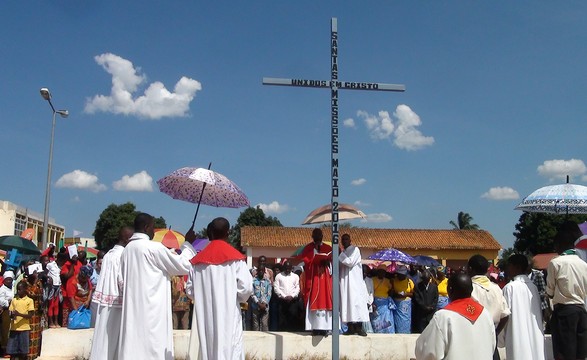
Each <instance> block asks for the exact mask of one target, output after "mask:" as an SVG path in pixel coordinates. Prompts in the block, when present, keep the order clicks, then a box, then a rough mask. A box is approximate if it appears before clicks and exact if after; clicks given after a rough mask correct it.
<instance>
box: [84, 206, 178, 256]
mask: <svg viewBox="0 0 587 360" xmlns="http://www.w3.org/2000/svg"><path fill="white" fill-rule="evenodd" d="M138 213H139V211H137V210H136V206H135V204H133V203H131V202H127V203H125V204H122V205H116V204H110V205H108V207H107V208H106V209H104V210H103V211H102V213H101V214H100V217H99V218H98V221H96V228H95V229H94V233H93V235H94V239H95V240H96V247H97V248H98V249H100V250H104V251H108V250H110V249H111V248H112V247H113V246H114V245H115V244H116V242H117V240H118V231H119V230H120V228H121V227H123V226H131V227H132V226H133V223H134V220H135V217H136V216H137V214H138ZM166 227H167V225H166V223H165V219H164V218H163V217H158V218H155V228H166Z"/></svg>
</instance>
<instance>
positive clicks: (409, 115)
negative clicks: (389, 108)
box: [393, 105, 434, 150]
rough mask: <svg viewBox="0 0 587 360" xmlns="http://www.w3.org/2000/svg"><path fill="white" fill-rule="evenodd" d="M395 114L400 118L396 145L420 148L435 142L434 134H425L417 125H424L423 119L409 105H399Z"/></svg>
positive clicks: (406, 147)
mask: <svg viewBox="0 0 587 360" xmlns="http://www.w3.org/2000/svg"><path fill="white" fill-rule="evenodd" d="M393 115H394V116H395V117H396V118H397V119H398V125H397V130H396V131H395V134H394V136H395V140H394V143H395V145H396V146H397V147H398V148H400V149H404V150H418V149H421V148H423V147H425V146H429V145H432V144H434V138H433V137H432V136H424V135H422V133H421V132H420V130H418V129H416V127H418V126H420V125H422V120H420V117H419V116H418V114H416V113H415V112H414V111H412V109H410V107H409V106H407V105H398V107H397V108H396V109H395V112H394V113H393Z"/></svg>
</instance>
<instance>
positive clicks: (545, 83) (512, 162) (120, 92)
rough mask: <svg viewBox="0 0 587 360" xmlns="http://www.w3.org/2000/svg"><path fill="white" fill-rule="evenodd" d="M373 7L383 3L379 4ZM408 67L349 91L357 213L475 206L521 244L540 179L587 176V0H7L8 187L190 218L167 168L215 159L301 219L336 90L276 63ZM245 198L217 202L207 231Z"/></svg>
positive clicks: (406, 221) (344, 140)
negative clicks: (169, 183)
mask: <svg viewBox="0 0 587 360" xmlns="http://www.w3.org/2000/svg"><path fill="white" fill-rule="evenodd" d="M366 4H367V5H366ZM332 17H337V18H338V35H339V58H338V60H339V66H340V68H339V77H340V79H342V80H349V81H368V82H381V83H399V84H405V85H406V88H407V90H406V92H405V93H392V92H371V91H341V92H340V95H339V98H340V109H339V110H340V118H341V120H344V125H343V126H341V135H340V154H339V159H340V184H341V187H340V200H341V202H346V203H355V204H357V205H358V206H359V208H361V209H362V210H363V211H364V212H365V213H367V214H368V215H369V217H368V221H367V222H360V221H356V222H354V223H353V224H355V225H358V226H368V227H383V228H440V229H444V228H450V225H449V221H450V220H456V216H457V213H458V212H459V211H465V212H468V213H469V214H470V215H471V216H473V218H474V222H475V223H477V224H479V225H480V226H481V228H483V229H486V230H489V231H490V232H491V233H492V234H493V236H494V237H495V238H496V239H497V240H498V241H499V242H500V243H501V244H502V245H503V246H505V247H507V246H511V245H512V243H513V236H512V232H513V231H514V225H515V224H516V222H517V221H518V218H519V216H520V212H519V211H516V210H513V208H514V207H515V206H516V205H517V204H518V203H519V202H520V201H521V200H522V199H523V197H524V196H526V195H528V194H530V193H531V192H532V191H534V190H535V189H537V188H539V187H542V186H546V185H550V184H554V183H559V182H563V181H564V176H565V175H567V174H569V175H571V178H572V182H574V183H579V184H583V185H585V184H586V183H587V167H586V166H585V161H586V159H585V150H584V144H583V142H584V136H585V125H586V119H585V117H586V115H585V114H586V113H587V101H585V100H586V95H587V62H585V59H586V58H587V46H586V45H585V44H587V27H585V22H584V19H585V18H586V17H587V4H585V3H584V2H580V1H566V2H556V3H553V2H546V1H516V2H507V3H506V2H500V3H495V2H491V3H490V2H470V1H451V2H422V1H403V2H400V1H373V2H368V3H365V2H359V1H352V2H351V1H345V2H333V1H319V2H317V1H295V2H294V1H290V2H285V1H256V2H227V1H215V2H195V1H167V2H154V1H153V2H151V1H148V2H144V1H140V2H139V1H134V0H129V1H110V0H105V1H96V2H87V1H26V2H23V1H4V2H2V4H1V5H0V27H1V29H2V31H1V33H2V41H1V45H0V48H1V49H2V66H1V67H0V79H1V80H2V81H1V83H0V109H1V110H2V111H1V114H0V118H1V119H2V120H1V121H2V131H0V141H1V142H2V144H3V149H4V150H3V155H4V156H3V159H2V163H1V164H2V166H1V168H2V176H1V177H0V199H2V200H8V201H11V202H14V203H17V204H19V205H22V206H25V207H28V208H30V209H31V210H34V211H37V212H42V210H43V206H44V194H45V181H46V171H47V160H48V150H49V138H50V131H51V110H50V108H49V105H48V104H47V103H46V102H45V101H44V100H43V99H42V98H41V96H40V95H39V89H40V88H41V87H48V88H49V89H50V90H51V92H52V94H53V103H54V105H55V106H56V108H58V109H62V108H65V109H68V110H69V112H70V116H69V118H67V119H60V118H58V120H57V121H58V123H57V127H56V133H55V149H54V158H53V177H52V192H51V195H52V199H51V208H50V214H51V217H53V218H55V219H56V220H57V222H58V223H60V224H62V225H65V226H66V229H67V236H71V235H72V232H73V230H74V229H75V230H78V231H81V232H82V233H83V235H82V236H91V233H92V232H93V229H94V227H95V223H96V220H97V219H98V217H99V214H100V212H101V211H102V210H103V209H104V208H105V207H107V206H108V205H109V204H111V203H116V204H121V203H124V202H127V201H131V202H133V203H135V204H136V205H137V207H138V209H140V210H142V211H145V212H149V213H152V214H153V215H156V216H163V217H164V218H165V219H166V220H167V223H168V224H169V225H171V226H172V227H173V228H174V229H178V230H181V231H185V230H186V229H187V228H188V227H189V225H190V223H191V219H192V217H193V213H194V210H195V206H194V205H192V204H189V203H184V202H180V201H177V200H172V199H171V198H169V197H168V196H166V195H164V194H162V193H160V192H159V191H158V189H157V186H156V184H155V181H156V180H158V179H159V178H161V177H163V176H165V175H167V174H168V173H170V172H171V171H173V170H175V169H177V168H181V167H184V166H194V167H206V166H207V165H208V163H209V162H212V169H213V170H216V171H218V172H220V173H222V174H224V175H226V176H227V177H229V178H230V179H232V180H233V181H234V182H235V183H237V184H238V185H239V186H240V187H241V189H243V191H244V192H245V193H246V194H247V195H248V197H249V199H250V201H251V204H252V205H257V204H261V206H262V207H263V208H265V209H266V210H267V213H269V214H270V215H273V216H277V217H278V218H279V219H280V220H281V222H282V223H283V224H284V225H286V226H297V225H299V224H300V223H301V221H302V220H303V219H304V217H305V216H306V215H307V214H308V213H309V212H310V211H311V210H312V209H314V208H316V207H318V206H320V205H323V204H326V203H328V202H329V201H330V148H329V146H330V137H329V132H330V128H329V127H330V109H329V96H330V95H329V92H328V91H327V90H323V89H305V88H294V87H289V88H288V87H272V86H263V85H262V84H261V81H262V78H263V77H283V78H306V79H324V80H327V79H329V77H330V69H329V67H330V46H329V36H330V34H329V32H330V19H331V18H332ZM239 213H240V210H235V209H218V208H211V207H207V206H204V207H202V208H201V209H200V215H199V220H198V221H197V223H196V226H197V228H202V227H204V226H205V225H206V224H207V223H208V221H209V220H210V219H212V218H214V217H216V216H226V217H228V218H229V220H231V222H234V221H235V220H236V218H237V217H238V215H239Z"/></svg>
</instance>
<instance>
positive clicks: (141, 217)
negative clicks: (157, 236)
mask: <svg viewBox="0 0 587 360" xmlns="http://www.w3.org/2000/svg"><path fill="white" fill-rule="evenodd" d="M134 227H135V232H137V233H143V234H147V235H148V236H149V238H150V239H152V238H153V234H154V233H155V219H154V218H153V217H152V216H151V215H149V214H147V213H140V214H138V215H137V216H136V217H135V221H134Z"/></svg>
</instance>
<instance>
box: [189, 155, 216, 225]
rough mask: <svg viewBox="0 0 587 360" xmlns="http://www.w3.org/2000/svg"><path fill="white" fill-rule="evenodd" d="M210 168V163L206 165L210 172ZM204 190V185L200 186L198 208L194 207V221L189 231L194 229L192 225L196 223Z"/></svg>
mask: <svg viewBox="0 0 587 360" xmlns="http://www.w3.org/2000/svg"><path fill="white" fill-rule="evenodd" d="M211 167H212V163H211V162H210V163H208V170H210V168H211ZM204 189H206V183H204V185H203V186H202V192H201V193H200V199H199V200H198V206H197V207H196V214H195V215H194V220H193V221H192V227H191V228H190V229H193V228H194V224H195V223H196V218H197V217H198V211H200V202H201V201H202V196H204Z"/></svg>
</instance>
